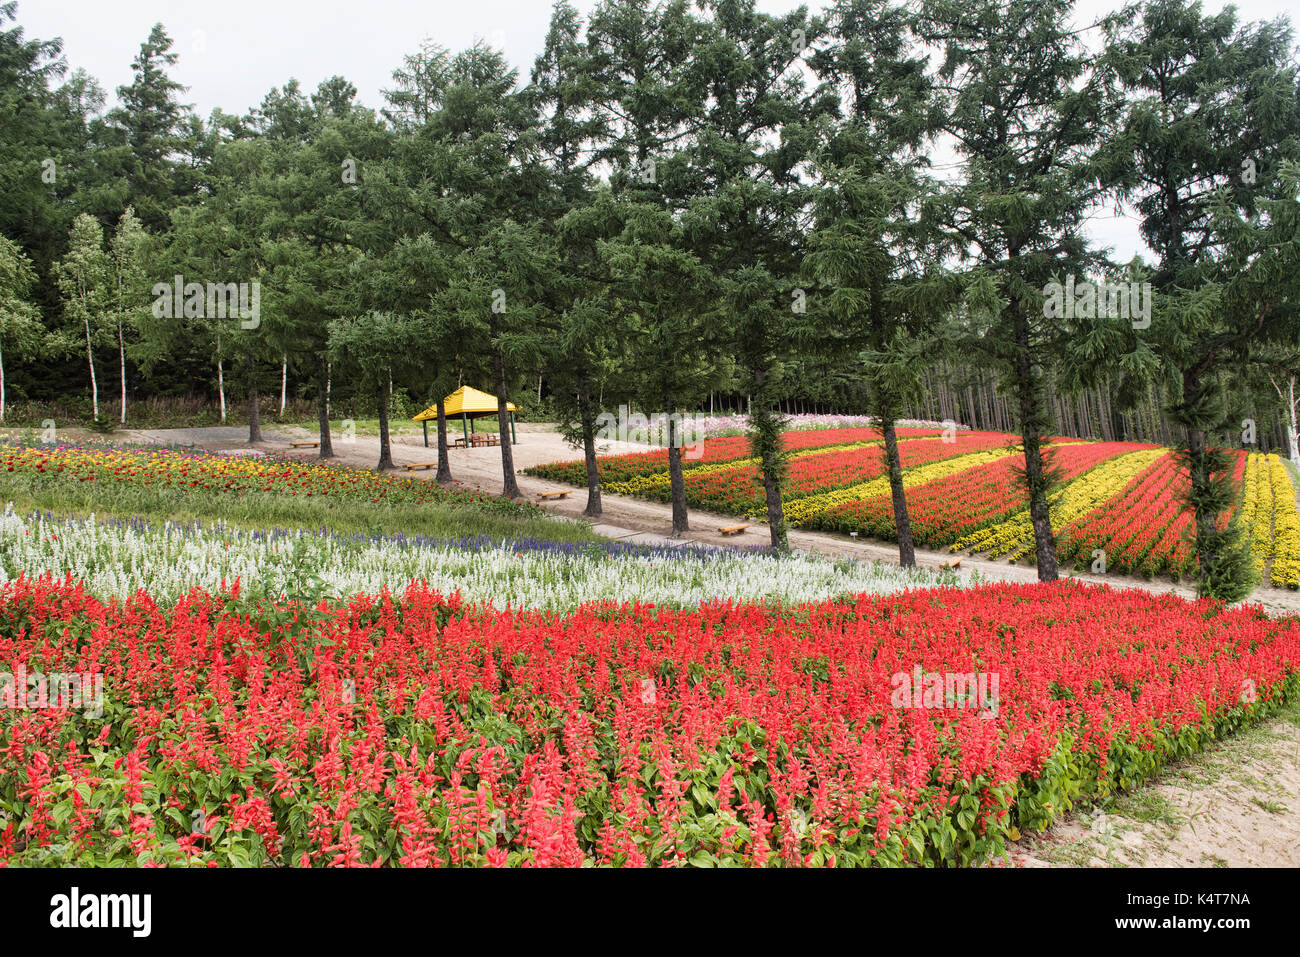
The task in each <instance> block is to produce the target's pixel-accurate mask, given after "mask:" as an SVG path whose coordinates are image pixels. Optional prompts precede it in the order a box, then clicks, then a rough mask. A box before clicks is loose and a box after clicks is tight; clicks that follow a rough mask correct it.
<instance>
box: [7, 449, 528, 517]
mask: <svg viewBox="0 0 1300 957" xmlns="http://www.w3.org/2000/svg"><path fill="white" fill-rule="evenodd" d="M0 470H4V471H6V472H9V473H13V474H15V475H17V476H22V477H23V478H25V479H26V480H28V481H30V482H31V483H32V484H33V486H34V487H38V488H39V487H48V486H58V485H60V484H66V483H73V482H76V483H89V482H96V483H100V484H105V485H114V486H120V487H132V486H134V487H140V488H152V489H171V490H177V491H181V492H190V493H194V494H197V495H236V496H238V495H248V494H271V495H283V496H289V497H294V498H304V499H324V500H325V502H326V505H328V504H329V503H330V502H333V501H352V502H383V503H385V504H392V505H399V504H416V505H420V504H428V503H431V502H438V503H443V504H449V505H472V506H474V507H476V508H489V509H494V510H497V511H502V512H506V513H511V514H524V513H529V512H535V511H536V509H535V508H534V507H533V506H531V505H527V504H522V503H516V502H511V501H508V500H506V499H502V498H497V497H495V496H491V495H487V494H485V493H482V492H466V491H459V490H449V489H445V488H443V487H442V486H440V485H438V484H437V483H436V482H425V481H421V480H420V479H416V478H399V477H397V476H393V475H384V474H380V473H378V472H375V471H372V470H371V469H362V468H346V467H343V466H334V465H317V464H312V463H308V462H303V461H301V460H298V459H288V458H284V457H277V456H260V457H256V458H253V457H241V456H229V455H217V454H214V453H212V452H203V451H197V452H181V451H176V450H173V449H166V448H130V447H121V448H118V447H112V446H102V445H100V446H90V445H88V446H73V445H48V446H22V445H10V446H4V447H0Z"/></svg>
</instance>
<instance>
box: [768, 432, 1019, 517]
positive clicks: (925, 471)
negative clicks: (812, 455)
mask: <svg viewBox="0 0 1300 957" xmlns="http://www.w3.org/2000/svg"><path fill="white" fill-rule="evenodd" d="M1019 452H1020V450H1019V449H1018V448H1000V449H988V450H986V451H984V452H972V453H971V454H969V455H959V456H957V457H956V458H951V459H941V460H939V461H938V462H930V463H929V464H927V465H918V466H917V467H916V468H912V469H908V470H907V471H905V472H904V473H903V488H905V489H908V488H913V487H914V486H917V485H925V484H926V483H927V482H934V481H936V480H938V479H941V478H946V477H947V476H949V475H955V474H956V473H957V472H964V471H965V470H966V469H973V468H976V467H977V466H980V465H987V464H988V463H989V462H996V461H997V460H998V459H1002V458H1006V457H1007V456H1008V455H1015V454H1018V453H1019ZM888 492H889V475H888V474H886V475H882V476H880V477H879V478H874V479H872V480H871V481H869V482H861V483H859V484H857V485H850V486H849V487H848V488H841V489H835V490H834V491H831V492H823V493H822V494H821V495H809V496H808V497H807V498H800V499H795V501H793V502H787V503H786V504H785V518H786V521H787V522H790V523H791V524H797V523H799V522H801V521H803V520H804V519H806V518H808V517H810V516H812V515H816V514H818V513H820V512H825V511H828V510H830V509H832V508H835V507H836V506H839V505H843V504H844V503H845V502H859V501H863V500H865V499H869V498H875V497H876V496H877V495H885V494H887V493H888Z"/></svg>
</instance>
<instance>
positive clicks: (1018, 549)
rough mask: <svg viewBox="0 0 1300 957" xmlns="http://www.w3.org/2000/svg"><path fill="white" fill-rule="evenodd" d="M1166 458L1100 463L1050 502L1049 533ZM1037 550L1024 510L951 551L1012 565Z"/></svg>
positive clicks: (1138, 455) (1157, 453)
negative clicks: (985, 554)
mask: <svg viewBox="0 0 1300 957" xmlns="http://www.w3.org/2000/svg"><path fill="white" fill-rule="evenodd" d="M1165 454H1166V450H1165V449H1143V450H1142V451H1140V452H1129V453H1128V454H1127V455H1121V456H1118V457H1117V458H1113V459H1110V460H1108V461H1106V462H1103V463H1102V464H1101V465H1099V466H1097V467H1096V468H1095V469H1093V470H1092V471H1090V472H1086V473H1084V474H1083V475H1081V476H1079V477H1078V478H1076V479H1075V480H1074V481H1072V482H1070V483H1069V484H1068V485H1066V486H1065V488H1063V489H1061V490H1060V491H1058V492H1056V493H1055V494H1053V495H1052V496H1051V498H1050V499H1049V502H1048V505H1049V510H1050V514H1051V518H1052V530H1053V531H1054V532H1059V531H1060V530H1061V529H1062V528H1064V527H1065V526H1067V525H1069V524H1070V523H1071V522H1073V521H1075V520H1076V519H1079V518H1082V517H1083V516H1084V515H1087V514H1088V513H1089V512H1091V511H1093V510H1094V509H1096V508H1100V507H1101V506H1102V505H1104V504H1105V503H1106V502H1107V501H1109V500H1110V499H1111V498H1113V497H1114V496H1115V495H1116V494H1117V493H1119V492H1121V491H1122V490H1123V489H1124V487H1125V486H1126V485H1128V483H1129V482H1131V481H1133V479H1135V478H1136V477H1137V476H1138V475H1140V474H1141V473H1142V471H1143V470H1144V469H1146V468H1147V467H1148V466H1149V465H1151V463H1152V462H1154V461H1155V460H1156V459H1158V458H1160V457H1161V456H1162V455H1165ZM1036 547H1037V546H1036V545H1035V543H1034V525H1033V522H1032V520H1031V519H1030V517H1029V510H1028V509H1025V510H1024V511H1023V512H1019V513H1017V514H1016V515H1014V516H1012V517H1011V518H1009V519H1007V520H1006V521H1005V522H1002V523H1001V524H999V525H993V526H990V527H989V528H984V529H980V530H979V531H978V532H972V533H971V534H970V535H967V536H966V537H965V538H962V539H959V540H958V541H956V542H955V543H954V544H953V545H952V548H951V551H954V552H964V551H967V550H970V551H976V552H988V553H989V555H990V557H993V558H997V557H999V556H1001V555H1007V554H1009V555H1010V560H1011V561H1017V560H1019V559H1021V558H1023V557H1025V556H1026V555H1031V554H1033V553H1034V551H1035V549H1036Z"/></svg>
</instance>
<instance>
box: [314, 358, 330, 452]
mask: <svg viewBox="0 0 1300 957" xmlns="http://www.w3.org/2000/svg"><path fill="white" fill-rule="evenodd" d="M328 383H329V370H328V368H327V363H326V362H325V360H324V359H322V360H321V364H320V369H319V371H318V372H317V378H316V421H317V424H318V425H319V426H320V457H321V458H322V459H332V458H334V439H333V436H332V435H330V400H329V385H328Z"/></svg>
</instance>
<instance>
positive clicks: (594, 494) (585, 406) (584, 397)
mask: <svg viewBox="0 0 1300 957" xmlns="http://www.w3.org/2000/svg"><path fill="white" fill-rule="evenodd" d="M578 418H579V419H580V420H581V422H582V456H583V458H584V459H585V460H586V465H587V507H586V508H585V509H583V510H582V514H583V515H586V516H587V517H588V518H598V517H599V516H600V515H602V514H604V508H603V506H602V504H601V501H600V467H599V466H598V465H597V464H596V409H595V406H594V405H593V403H592V401H591V386H590V384H589V383H588V382H587V379H586V378H585V377H584V378H583V379H582V381H581V382H579V383H578Z"/></svg>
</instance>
